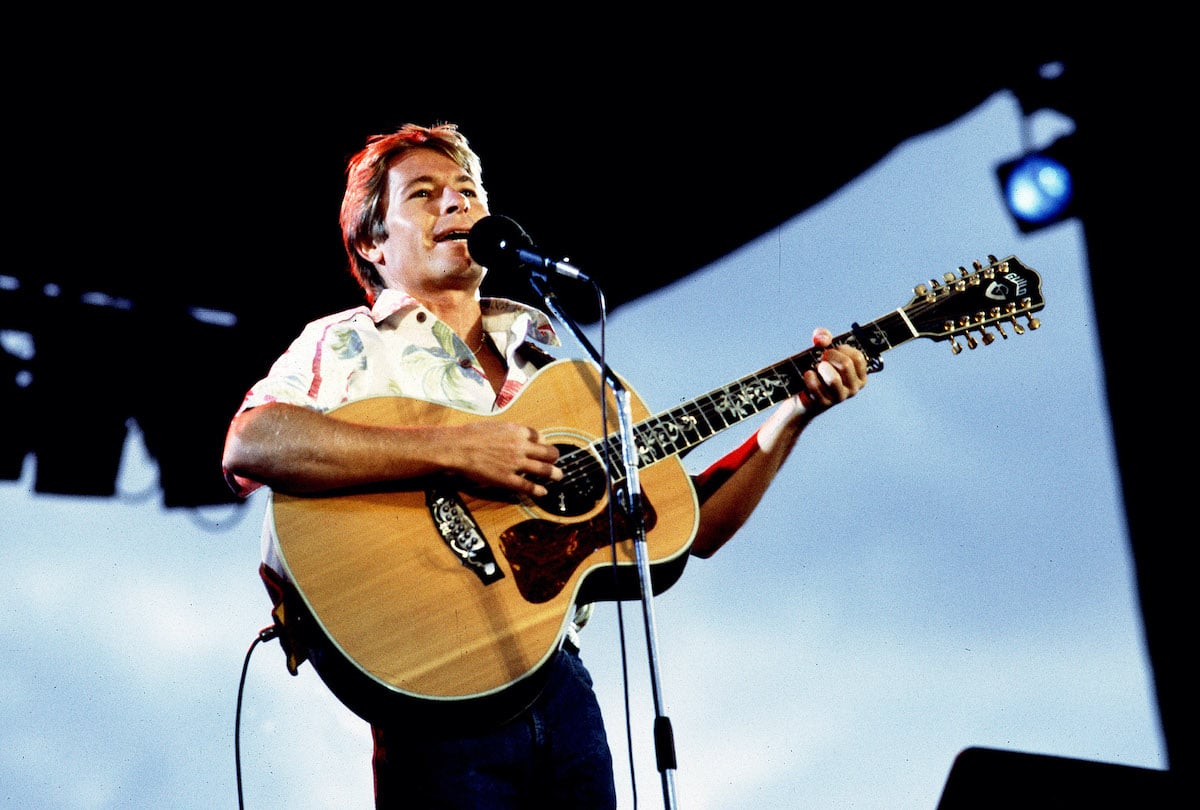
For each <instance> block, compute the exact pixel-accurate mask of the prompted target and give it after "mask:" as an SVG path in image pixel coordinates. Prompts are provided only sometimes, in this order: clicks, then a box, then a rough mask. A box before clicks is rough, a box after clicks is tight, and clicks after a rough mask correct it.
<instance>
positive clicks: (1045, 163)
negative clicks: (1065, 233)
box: [996, 134, 1076, 233]
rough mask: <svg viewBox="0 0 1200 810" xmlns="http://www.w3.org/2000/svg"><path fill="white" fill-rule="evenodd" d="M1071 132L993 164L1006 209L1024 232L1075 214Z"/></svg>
mask: <svg viewBox="0 0 1200 810" xmlns="http://www.w3.org/2000/svg"><path fill="white" fill-rule="evenodd" d="M1073 151H1074V135H1073V134H1072V135H1066V136H1064V137H1062V138H1059V139H1058V140H1056V141H1055V142H1054V143H1052V144H1051V145H1050V146H1048V147H1046V148H1045V149H1039V150H1034V151H1029V152H1026V153H1025V154H1024V155H1021V156H1020V157H1018V158H1016V159H1014V160H1009V161H1005V162H1004V163H1001V164H1000V165H999V166H997V167H996V178H997V180H999V182H1000V192H1001V194H1002V195H1003V197H1004V204H1005V206H1006V207H1007V208H1008V212H1009V213H1010V214H1011V215H1012V217H1013V219H1014V220H1015V221H1016V223H1017V227H1019V228H1020V229H1021V231H1022V232H1024V233H1031V232H1033V231H1037V230H1040V229H1042V228H1045V227H1047V226H1049V225H1053V224H1055V223H1057V222H1062V221H1063V220H1064V219H1068V218H1070V217H1072V216H1075V214H1076V205H1075V198H1076V188H1075V186H1076V178H1075V177H1074V175H1073V170H1074V166H1075V161H1074V154H1073Z"/></svg>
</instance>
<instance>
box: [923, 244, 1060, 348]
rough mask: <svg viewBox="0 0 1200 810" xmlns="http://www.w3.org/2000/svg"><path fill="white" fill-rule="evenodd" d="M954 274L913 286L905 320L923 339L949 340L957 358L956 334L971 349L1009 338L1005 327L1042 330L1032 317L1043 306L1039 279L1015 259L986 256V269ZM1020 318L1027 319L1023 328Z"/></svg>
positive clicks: (961, 270) (976, 264) (1018, 330)
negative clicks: (913, 294) (999, 338)
mask: <svg viewBox="0 0 1200 810" xmlns="http://www.w3.org/2000/svg"><path fill="white" fill-rule="evenodd" d="M958 270H959V272H958V273H957V274H955V273H946V274H945V276H944V277H943V278H942V280H941V281H937V280H931V281H930V282H929V284H928V285H925V284H919V285H917V286H916V287H915V288H914V290H913V292H914V293H916V295H915V296H914V297H913V299H912V300H911V301H909V302H908V304H906V305H905V306H904V307H903V309H902V312H903V314H904V316H905V318H906V319H907V320H908V321H909V323H910V325H911V326H912V328H913V329H914V330H915V331H916V332H917V334H918V335H920V336H921V337H927V338H931V339H932V340H949V341H950V342H951V343H950V345H951V349H952V350H953V351H954V353H955V354H958V353H959V352H961V351H962V344H960V343H959V342H958V339H957V338H958V337H959V336H960V335H961V336H962V337H963V338H964V340H965V341H966V345H967V347H968V348H971V349H974V348H975V347H976V346H978V345H979V343H980V341H982V342H983V344H984V345H985V346H986V345H988V344H990V343H992V342H993V341H994V340H995V339H996V335H999V336H1000V337H1001V338H1004V339H1008V333H1007V332H1006V331H1005V324H1008V325H1009V326H1011V327H1012V330H1013V332H1015V333H1016V334H1018V335H1020V334H1024V332H1025V330H1026V329H1031V330H1032V329H1037V328H1038V327H1039V326H1041V325H1042V324H1041V321H1040V320H1038V319H1037V318H1034V317H1033V313H1035V312H1037V311H1039V310H1041V309H1042V307H1044V306H1045V301H1044V300H1043V299H1042V279H1041V276H1039V275H1038V274H1037V271H1036V270H1033V269H1032V268H1029V267H1026V266H1025V265H1024V264H1022V263H1021V261H1020V260H1019V259H1018V258H1017V257H1016V256H1009V257H1008V258H1007V259H997V258H996V257H995V256H988V264H987V265H984V264H981V263H980V262H978V261H976V262H974V263H973V269H972V270H967V269H966V268H965V267H960V268H958ZM1019 317H1023V318H1025V323H1024V324H1022V323H1021V322H1020V321H1019V320H1018V318H1019ZM989 328H990V329H992V330H994V332H993V331H989ZM977 335H978V338H977V337H976V336H977Z"/></svg>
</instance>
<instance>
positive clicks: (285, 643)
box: [258, 563, 311, 675]
mask: <svg viewBox="0 0 1200 810" xmlns="http://www.w3.org/2000/svg"><path fill="white" fill-rule="evenodd" d="M258 575H259V576H260V577H261V578H262V581H263V585H265V586H266V588H267V594H268V595H269V596H270V597H271V605H272V607H271V620H272V621H273V622H274V625H275V631H276V635H277V636H278V638H279V646H280V647H282V648H283V654H284V656H285V657H286V663H287V669H288V672H290V673H291V674H292V675H297V674H299V669H300V665H301V664H303V663H304V662H305V661H307V660H308V656H309V651H310V650H311V645H310V643H309V641H308V640H307V638H308V636H307V632H306V626H307V625H306V621H305V619H304V618H303V617H304V615H305V614H304V610H303V609H302V608H301V604H300V594H299V593H298V592H297V591H296V589H295V588H294V587H292V586H291V585H289V584H288V583H287V582H285V581H284V579H283V578H282V577H281V576H279V574H278V572H276V571H275V570H273V569H272V568H271V567H270V566H268V565H267V564H266V563H261V564H259V566H258Z"/></svg>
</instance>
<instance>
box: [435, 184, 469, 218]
mask: <svg viewBox="0 0 1200 810" xmlns="http://www.w3.org/2000/svg"><path fill="white" fill-rule="evenodd" d="M442 210H444V211H445V212H446V213H447V214H453V213H454V212H456V211H469V210H471V198H470V197H468V196H467V195H466V194H463V193H462V192H461V191H457V190H456V189H452V188H448V189H446V190H445V192H443V193H442Z"/></svg>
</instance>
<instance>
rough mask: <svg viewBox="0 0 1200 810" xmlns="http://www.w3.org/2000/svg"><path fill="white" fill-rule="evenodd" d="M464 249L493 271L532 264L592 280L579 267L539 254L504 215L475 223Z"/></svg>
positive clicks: (560, 273)
mask: <svg viewBox="0 0 1200 810" xmlns="http://www.w3.org/2000/svg"><path fill="white" fill-rule="evenodd" d="M467 250H469V251H470V252H471V258H473V259H474V260H475V261H477V262H479V263H480V264H482V265H483V266H485V267H489V268H492V269H494V270H501V271H504V270H515V269H517V268H518V267H520V266H521V265H532V266H535V267H541V268H542V269H545V270H553V271H554V272H556V273H558V274H559V275H563V276H567V277H568V278H574V279H578V280H579V281H591V279H590V278H588V277H587V276H586V275H585V274H584V273H583V272H582V271H581V270H579V269H578V268H576V267H572V266H571V265H569V264H567V263H566V262H562V261H558V260H557V259H551V258H548V257H546V256H542V255H541V254H540V253H538V252H537V248H536V246H535V245H534V244H533V240H532V239H530V238H529V234H527V233H525V229H524V228H522V227H521V226H520V225H518V224H517V223H516V221H515V220H513V219H510V218H509V217H506V216H500V215H492V216H488V217H484V218H483V219H481V220H479V221H478V222H476V223H475V225H474V226H472V228H471V232H470V233H469V234H468V235H467Z"/></svg>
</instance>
